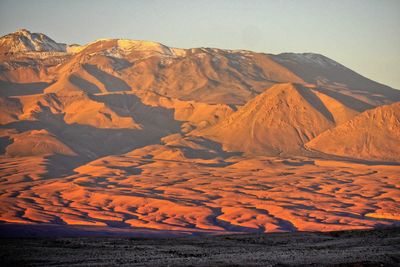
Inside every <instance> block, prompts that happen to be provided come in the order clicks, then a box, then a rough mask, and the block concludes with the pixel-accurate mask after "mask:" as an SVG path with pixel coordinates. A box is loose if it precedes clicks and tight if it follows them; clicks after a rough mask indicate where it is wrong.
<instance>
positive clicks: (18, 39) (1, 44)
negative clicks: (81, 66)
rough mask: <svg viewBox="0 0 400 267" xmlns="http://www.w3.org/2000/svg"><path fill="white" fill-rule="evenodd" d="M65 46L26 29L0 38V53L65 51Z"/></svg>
mask: <svg viewBox="0 0 400 267" xmlns="http://www.w3.org/2000/svg"><path fill="white" fill-rule="evenodd" d="M66 47H67V45H66V44H62V43H57V42H55V41H54V40H53V39H51V38H49V37H48V36H47V35H45V34H43V33H32V32H30V31H28V30H26V29H20V30H18V31H16V32H13V33H10V34H7V35H5V36H3V37H1V38H0V52H1V53H18V52H66Z"/></svg>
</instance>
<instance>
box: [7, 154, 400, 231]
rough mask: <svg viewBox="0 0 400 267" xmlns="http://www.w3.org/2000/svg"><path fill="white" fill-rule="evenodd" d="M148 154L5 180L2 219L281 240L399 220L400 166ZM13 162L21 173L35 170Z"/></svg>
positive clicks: (112, 157)
mask: <svg viewBox="0 0 400 267" xmlns="http://www.w3.org/2000/svg"><path fill="white" fill-rule="evenodd" d="M142 152H143V153H144V155H150V153H148V152H147V151H142ZM139 155H140V152H137V153H129V154H127V155H122V156H109V157H105V158H101V159H98V160H96V161H93V162H91V163H88V164H86V165H83V166H81V167H79V168H76V169H75V170H74V174H72V175H69V176H66V177H59V178H57V179H50V180H47V181H45V182H42V181H35V180H34V181H29V180H26V181H25V180H22V181H21V182H19V183H15V179H16V177H18V176H21V175H23V174H22V173H20V174H18V173H16V172H13V171H11V169H8V172H7V173H5V172H4V173H3V177H2V180H1V188H2V194H1V196H0V198H1V201H2V203H3V205H2V207H1V212H0V215H1V217H0V219H1V220H2V221H3V222H19V223H34V224H38V223H53V224H54V223H57V224H59V223H65V224H69V225H103V226H107V227H111V228H115V227H116V228H115V229H118V228H119V227H122V228H126V227H127V228H132V229H136V230H140V229H143V228H146V229H158V230H176V231H187V232H198V231H200V232H201V231H209V232H210V231H217V232H218V231H239V232H276V231H295V230H301V231H329V230H344V229H361V228H371V227H374V226H377V225H390V224H393V223H394V221H393V220H397V219H398V216H399V213H400V209H399V207H398V205H397V203H398V202H399V200H400V199H399V196H400V194H399V192H400V189H399V187H398V176H397V174H398V166H368V165H363V164H355V163H353V164H350V165H348V166H347V167H344V166H343V167H338V166H336V165H335V164H333V165H329V164H325V165H324V164H322V163H321V161H319V163H318V164H317V163H316V162H314V161H312V160H308V159H305V158H288V159H280V158H274V157H268V158H266V157H259V158H253V159H236V160H234V159H231V160H230V165H228V166H220V167H215V165H213V164H206V163H196V162H190V161H183V160H182V159H181V157H178V158H177V157H172V156H170V155H168V156H167V157H160V156H156V157H154V158H151V159H150V158H147V159H146V158H143V157H140V156H139ZM7 161H8V162H9V161H10V160H6V159H3V160H2V163H1V165H2V168H3V169H4V167H5V166H6V165H5V164H11V163H7ZM324 162H325V161H324ZM328 163H329V162H328ZM12 164H13V165H14V168H15V170H17V169H19V168H18V166H24V165H25V164H26V163H25V162H22V161H14V162H13V163H12ZM11 176H13V178H12V179H10V178H9V177H11Z"/></svg>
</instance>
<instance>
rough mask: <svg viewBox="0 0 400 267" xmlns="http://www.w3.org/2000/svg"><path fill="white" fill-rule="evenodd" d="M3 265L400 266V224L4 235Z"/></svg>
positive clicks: (1, 251) (2, 248)
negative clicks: (157, 234) (213, 232)
mask: <svg viewBox="0 0 400 267" xmlns="http://www.w3.org/2000/svg"><path fill="white" fill-rule="evenodd" d="M0 241H1V245H0V263H1V264H0V265H1V266H400V228H398V227H397V228H390V229H377V230H354V231H340V232H313V233H311V232H296V233H271V234H235V235H220V236H197V237H174V238H165V237H164V238H144V237H119V238H117V237H68V238H67V237H65V238H50V237H46V238H38V237H36V238H2V239H0Z"/></svg>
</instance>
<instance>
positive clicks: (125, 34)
mask: <svg viewBox="0 0 400 267" xmlns="http://www.w3.org/2000/svg"><path fill="white" fill-rule="evenodd" d="M19 28H26V29H28V30H31V31H33V32H43V33H45V34H47V35H49V36H50V37H51V38H53V39H54V40H56V41H58V42H65V43H80V44H85V43H87V42H91V41H93V40H95V39H99V38H129V39H141V40H152V41H157V42H161V43H163V44H166V45H168V46H173V47H181V48H189V47H218V48H229V49H248V50H254V51H259V52H266V53H281V52H315V53H321V54H324V55H326V56H328V57H330V58H332V59H334V60H336V61H338V62H340V63H342V64H344V65H346V66H347V67H349V68H351V69H353V70H355V71H357V72H358V73H360V74H362V75H364V76H366V77H368V78H371V79H373V80H376V81H378V82H381V83H384V84H387V85H389V86H392V87H395V88H398V89H400V0H335V1H332V0H281V1H279V0H271V1H267V0H260V1H257V0H248V1H244V0H243V1H235V0H226V1H222V0H212V1H209V0H199V1H189V0H186V1H185V0H181V1H172V0H171V1H168V0H160V1H157V0H154V1H152V0H147V1H145V0H143V1H133V0H130V1H128V0H119V1H104V0H36V1H34V0H0V35H4V34H6V33H9V32H13V31H15V30H17V29H19Z"/></svg>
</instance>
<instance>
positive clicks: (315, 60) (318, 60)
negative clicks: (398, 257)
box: [275, 53, 341, 67]
mask: <svg viewBox="0 0 400 267" xmlns="http://www.w3.org/2000/svg"><path fill="white" fill-rule="evenodd" d="M275 58H276V59H278V60H280V61H287V60H290V61H296V62H298V63H300V64H317V65H319V66H320V67H331V66H336V67H340V66H341V65H340V64H339V63H337V62H336V61H334V60H332V59H330V58H327V57H326V56H324V55H321V54H316V53H282V54H279V55H276V56H275Z"/></svg>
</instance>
